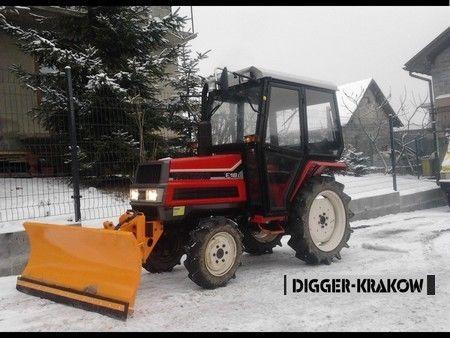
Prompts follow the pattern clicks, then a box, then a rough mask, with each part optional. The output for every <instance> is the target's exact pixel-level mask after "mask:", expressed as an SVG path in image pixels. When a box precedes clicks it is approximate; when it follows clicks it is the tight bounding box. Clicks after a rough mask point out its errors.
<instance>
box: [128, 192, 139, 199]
mask: <svg viewBox="0 0 450 338" xmlns="http://www.w3.org/2000/svg"><path fill="white" fill-rule="evenodd" d="M138 199H139V190H137V189H130V200H135V201H137V200H138Z"/></svg>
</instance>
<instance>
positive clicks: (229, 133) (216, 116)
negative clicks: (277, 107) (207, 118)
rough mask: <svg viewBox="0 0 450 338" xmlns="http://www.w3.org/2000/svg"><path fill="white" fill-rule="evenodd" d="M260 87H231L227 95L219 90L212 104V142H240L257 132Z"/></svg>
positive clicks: (217, 143) (216, 143) (215, 143)
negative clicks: (223, 95)
mask: <svg viewBox="0 0 450 338" xmlns="http://www.w3.org/2000/svg"><path fill="white" fill-rule="evenodd" d="M259 99H260V87H259V86H253V87H245V88H239V89H238V88H230V90H229V92H228V94H227V96H226V97H222V95H221V94H220V92H217V93H216V95H215V97H214V102H213V104H212V106H211V109H212V116H211V134H212V144H213V145H219V144H227V143H240V142H243V141H244V136H246V135H252V134H255V133H256V121H257V118H258V111H259Z"/></svg>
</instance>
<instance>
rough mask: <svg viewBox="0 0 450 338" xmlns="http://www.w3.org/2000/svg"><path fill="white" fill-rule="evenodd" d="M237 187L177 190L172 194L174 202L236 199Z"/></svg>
mask: <svg viewBox="0 0 450 338" xmlns="http://www.w3.org/2000/svg"><path fill="white" fill-rule="evenodd" d="M238 196H239V192H238V189H237V187H219V188H179V189H175V191H174V193H173V199H174V200H190V199H202V198H224V197H238Z"/></svg>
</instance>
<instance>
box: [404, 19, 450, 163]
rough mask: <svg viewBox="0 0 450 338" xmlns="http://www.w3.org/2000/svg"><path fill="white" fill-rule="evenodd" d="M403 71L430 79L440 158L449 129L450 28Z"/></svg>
mask: <svg viewBox="0 0 450 338" xmlns="http://www.w3.org/2000/svg"><path fill="white" fill-rule="evenodd" d="M403 69H404V70H406V71H408V72H409V73H410V74H411V75H414V74H413V73H419V74H423V75H427V76H430V77H431V80H432V85H433V97H434V101H433V103H434V106H435V113H436V131H437V136H438V140H439V148H440V149H439V150H440V151H439V153H440V154H441V157H442V155H443V154H444V153H445V152H444V151H443V150H444V149H445V148H446V138H445V135H444V133H445V129H447V128H450V26H449V27H447V29H445V30H444V31H443V32H442V33H441V34H439V35H438V36H437V37H436V38H435V39H434V40H433V41H431V42H430V43H429V44H428V45H426V46H425V47H424V48H423V49H422V50H420V51H419V52H418V53H417V54H416V55H414V56H413V57H412V58H411V59H410V60H409V61H407V62H406V63H405V66H404V67H403ZM423 75H420V76H423Z"/></svg>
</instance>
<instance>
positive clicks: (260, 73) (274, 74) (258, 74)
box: [236, 66, 337, 90]
mask: <svg viewBox="0 0 450 338" xmlns="http://www.w3.org/2000/svg"><path fill="white" fill-rule="evenodd" d="M236 73H238V74H242V75H247V76H249V77H251V78H254V79H260V78H263V77H271V78H274V79H278V80H283V81H289V82H294V83H301V84H305V85H308V86H313V87H319V88H326V89H330V90H336V89H337V86H336V85H335V84H334V83H331V82H328V81H322V80H316V79H312V78H309V77H306V76H298V75H294V74H288V73H283V72H278V71H274V70H269V69H265V68H261V67H255V66H250V67H247V68H244V69H241V70H238V71H236Z"/></svg>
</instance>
